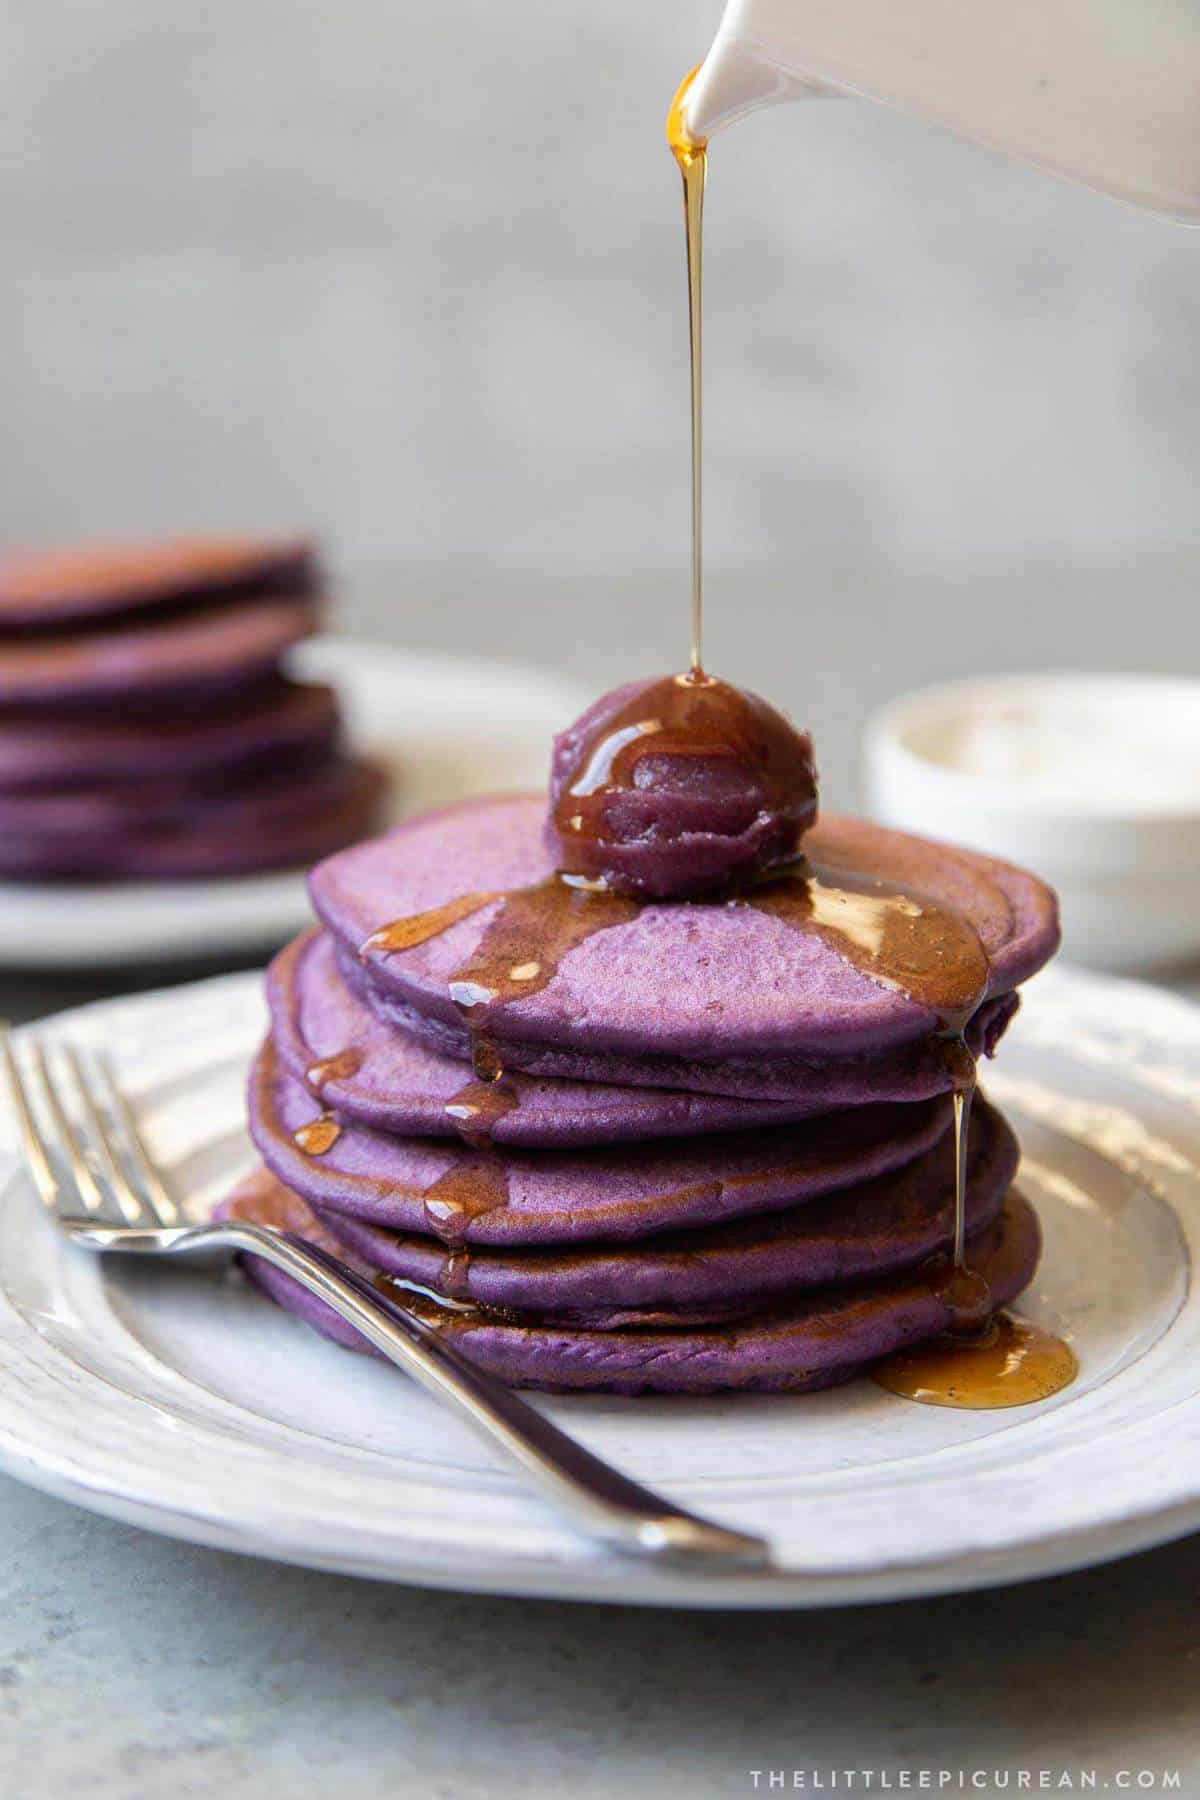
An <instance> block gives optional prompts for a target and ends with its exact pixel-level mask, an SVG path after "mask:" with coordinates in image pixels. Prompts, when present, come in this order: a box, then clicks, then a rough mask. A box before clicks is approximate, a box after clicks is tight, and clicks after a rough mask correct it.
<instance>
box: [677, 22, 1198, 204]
mask: <svg viewBox="0 0 1200 1800" xmlns="http://www.w3.org/2000/svg"><path fill="white" fill-rule="evenodd" d="M814 93H840V94H857V95H862V96H865V97H866V98H869V99H872V100H880V101H883V102H884V103H886V104H887V105H891V106H895V107H898V108H900V109H901V110H903V111H904V112H908V113H915V114H918V115H921V116H922V117H925V118H929V119H934V120H937V121H938V122H939V123H941V124H943V125H947V126H949V127H950V128H951V129H952V130H954V131H957V132H959V133H961V134H962V135H963V136H965V137H970V138H974V139H975V140H977V141H978V142H980V143H984V144H988V145H991V146H992V147H993V148H995V149H997V150H1003V151H1006V152H1008V154H1010V155H1012V156H1017V157H1020V158H1022V159H1023V160H1025V161H1027V162H1031V163H1035V164H1037V165H1038V166H1039V167H1041V168H1044V169H1048V170H1050V171H1052V172H1053V173H1054V174H1057V175H1064V176H1068V177H1071V178H1073V179H1074V180H1076V181H1082V182H1085V183H1086V184H1087V185H1088V186H1089V187H1093V188H1098V189H1100V190H1101V191H1102V192H1104V193H1108V194H1112V195H1115V196H1116V197H1117V198H1119V199H1122V200H1127V201H1131V202H1132V203H1134V204H1135V205H1137V206H1143V207H1146V208H1148V209H1149V210H1150V211H1152V212H1157V213H1162V214H1165V215H1168V216H1170V217H1173V218H1177V219H1181V220H1187V221H1190V222H1192V223H1197V222H1200V0H1007V4H1003V5H1002V4H1000V0H728V5H727V7H726V10H725V16H724V18H723V19H722V21H721V26H720V30H719V31H718V33H717V36H716V40H715V41H714V43H713V47H712V49H711V50H710V52H709V54H708V57H707V58H706V60H705V62H704V65H703V67H702V69H701V71H700V73H699V75H698V76H697V77H696V80H695V83H694V85H693V87H692V90H691V93H690V95H689V97H688V104H687V125H688V128H689V130H690V131H691V132H692V133H693V135H696V136H700V137H711V136H712V134H713V132H715V131H717V130H719V129H720V128H721V127H722V126H723V125H727V124H729V123H730V122H731V121H732V120H734V119H736V118H738V117H740V116H741V115H742V114H744V113H747V112H751V111H753V110H754V109H755V108H757V107H760V106H770V105H772V104H774V103H775V102H777V101H781V100H795V99H799V98H801V97H803V96H805V95H809V96H811V95H813V94H814Z"/></svg>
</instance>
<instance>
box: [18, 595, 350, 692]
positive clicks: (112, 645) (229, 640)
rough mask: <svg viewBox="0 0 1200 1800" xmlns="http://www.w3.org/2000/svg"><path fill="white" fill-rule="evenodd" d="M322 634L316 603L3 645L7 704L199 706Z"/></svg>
mask: <svg viewBox="0 0 1200 1800" xmlns="http://www.w3.org/2000/svg"><path fill="white" fill-rule="evenodd" d="M315 627H316V611H315V608H314V606H313V603H312V602H311V601H310V600H307V599H288V598H283V599H277V600H276V599H265V600H250V601H244V602H237V603H234V604H226V605H224V606H211V607H205V608H201V609H200V610H194V609H188V610H185V611H182V612H177V613H170V614H168V615H166V616H165V617H163V618H161V619H154V618H151V619H147V620H145V621H138V622H137V623H136V624H127V623H123V622H120V621H118V622H117V623H116V624H114V625H111V626H109V627H108V628H107V629H105V628H103V626H100V625H97V626H95V627H94V628H93V629H91V630H88V631H79V632H55V633H52V634H45V635H43V636H38V637H26V638H19V639H18V638H0V706H3V707H13V708H17V707H21V708H24V707H38V708H45V707H48V706H60V707H61V706H72V707H79V708H93V707H95V708H102V707H108V708H110V709H111V708H123V707H126V706H129V705H144V704H145V703H146V701H147V699H148V698H149V697H151V696H152V697H153V699H154V701H155V702H156V703H162V702H165V701H175V700H183V701H191V702H193V703H195V702H198V701H199V700H201V699H204V698H208V697H211V696H219V697H221V698H224V697H225V696H227V695H229V694H232V693H235V692H236V691H237V690H238V689H239V688H244V687H246V686H248V685H249V684H250V683H252V682H254V681H256V680H260V679H261V678H262V677H263V676H264V675H266V674H267V673H268V672H269V671H271V670H272V669H273V668H274V667H275V664H276V663H277V662H278V660H279V658H280V656H281V655H282V654H283V652H284V651H285V650H286V649H288V647H289V646H290V645H292V644H295V643H297V642H298V641H299V640H300V639H301V638H304V637H308V636H309V634H310V633H311V632H312V631H313V630H314V629H315Z"/></svg>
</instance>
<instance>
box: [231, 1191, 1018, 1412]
mask: <svg viewBox="0 0 1200 1800" xmlns="http://www.w3.org/2000/svg"><path fill="white" fill-rule="evenodd" d="M276 1192H277V1190H276V1186H275V1184H271V1185H270V1188H268V1189H264V1188H263V1186H262V1184H261V1183H258V1184H256V1183H255V1182H254V1180H253V1178H252V1180H251V1181H250V1182H249V1183H247V1184H245V1186H244V1187H243V1189H242V1190H241V1191H240V1192H239V1193H238V1194H237V1195H235V1196H234V1198H233V1200H232V1201H231V1202H230V1203H229V1204H228V1205H227V1207H225V1208H223V1209H222V1211H226V1212H232V1213H233V1214H235V1215H236V1216H238V1217H242V1218H247V1219H256V1220H260V1221H262V1222H264V1223H269V1224H276V1225H282V1226H284V1227H285V1228H288V1229H291V1230H294V1231H297V1232H298V1233H299V1234H300V1235H301V1236H303V1237H307V1238H309V1239H310V1240H312V1241H315V1242H323V1243H324V1244H325V1247H326V1248H330V1249H332V1251H333V1253H334V1254H335V1255H341V1256H342V1257H343V1259H344V1260H346V1261H348V1262H350V1263H351V1264H352V1266H356V1267H357V1268H358V1269H359V1271H360V1273H363V1274H365V1275H367V1276H372V1275H377V1274H378V1271H376V1270H373V1269H372V1268H371V1266H370V1264H364V1263H362V1262H361V1261H359V1260H358V1259H357V1258H356V1257H355V1255H354V1254H353V1253H352V1252H351V1253H349V1254H348V1253H347V1251H346V1250H345V1248H344V1246H339V1245H338V1242H337V1240H336V1239H332V1238H331V1237H330V1236H329V1234H328V1233H327V1232H326V1230H325V1228H324V1227H323V1226H322V1225H321V1223H320V1221H319V1220H317V1219H316V1218H315V1217H314V1216H313V1214H312V1212H311V1211H310V1209H308V1208H307V1207H305V1206H304V1205H303V1203H302V1202H300V1201H298V1200H296V1199H295V1197H294V1196H287V1202H288V1203H287V1204H284V1205H281V1204H280V1203H279V1201H278V1199H277V1197H276ZM1040 1249H1041V1234H1040V1231H1039V1229H1038V1223H1037V1218H1036V1216H1035V1214H1034V1212H1033V1209H1032V1207H1030V1206H1029V1204H1028V1203H1027V1202H1026V1201H1025V1200H1024V1199H1022V1198H1021V1196H1020V1195H1018V1194H1017V1193H1015V1192H1010V1193H1009V1195H1008V1198H1007V1201H1006V1202H1005V1205H1004V1209H1003V1211H1002V1212H1001V1214H1000V1216H999V1217H998V1218H997V1219H996V1220H995V1221H994V1222H993V1223H992V1224H991V1225H989V1226H986V1227H985V1228H984V1229H983V1230H982V1231H980V1232H979V1233H977V1235H976V1238H975V1242H974V1246H973V1254H972V1259H971V1262H972V1267H973V1268H974V1269H976V1270H977V1271H978V1272H979V1273H980V1274H981V1275H982V1276H983V1277H984V1278H985V1280H986V1281H987V1283H988V1285H989V1287H990V1289H991V1293H992V1297H993V1299H994V1300H995V1303H996V1305H997V1306H1006V1305H1008V1304H1009V1303H1010V1302H1011V1301H1013V1300H1015V1299H1016V1297H1017V1296H1018V1294H1020V1293H1021V1292H1022V1290H1023V1289H1024V1288H1025V1287H1026V1286H1027V1285H1028V1283H1029V1281H1030V1280H1031V1279H1032V1276H1033V1272H1034V1269H1035V1268H1036V1267H1037V1261H1038V1256H1039V1253H1040ZM247 1268H248V1270H249V1272H250V1273H251V1275H252V1276H253V1278H254V1279H255V1280H256V1281H257V1282H258V1283H259V1285H260V1286H261V1287H262V1288H263V1289H264V1290H265V1292H266V1293H268V1294H269V1295H270V1296H271V1298H272V1299H274V1300H276V1301H277V1302H278V1303H279V1304H280V1305H281V1306H283V1307H285V1308H286V1309H287V1310H288V1311H290V1312H294V1313H296V1314H297V1315H299V1316H300V1317H301V1318H303V1319H305V1320H306V1321H307V1322H308V1323H309V1324H312V1325H315V1326H316V1328H317V1329H318V1330H319V1331H322V1332H324V1333H325V1335H326V1336H328V1337H331V1338H333V1339H334V1340H335V1341H336V1342H338V1343H341V1344H345V1345H346V1346H347V1347H349V1348H351V1349H355V1350H363V1349H365V1348H367V1346H366V1345H365V1344H364V1341H363V1339H362V1338H360V1337H359V1336H358V1334H357V1333H356V1332H355V1331H354V1330H353V1328H352V1327H350V1326H348V1325H346V1324H345V1323H344V1322H343V1321H342V1320H341V1319H339V1318H337V1316H336V1315H335V1314H333V1313H331V1312H330V1311H329V1309H328V1308H327V1307H326V1306H324V1305H323V1303H322V1302H321V1301H319V1300H316V1299H315V1298H314V1297H313V1296H312V1295H310V1294H309V1293H307V1291H306V1290H305V1289H303V1288H301V1287H299V1286H298V1285H297V1284H296V1283H295V1282H294V1281H292V1280H291V1278H290V1277H289V1276H286V1275H283V1274H281V1273H280V1272H279V1271H278V1270H275V1269H271V1268H270V1267H268V1266H267V1265H266V1264H264V1263H261V1262H260V1261H258V1260H257V1259H255V1258H253V1257H251V1258H247ZM397 1297H399V1296H397ZM413 1310H418V1307H417V1306H416V1305H414V1306H413ZM431 1315H432V1318H433V1320H435V1321H436V1329H437V1330H438V1331H439V1332H440V1334H441V1335H442V1336H443V1337H444V1338H445V1339H446V1340H447V1341H448V1342H450V1343H452V1344H453V1345H454V1346H455V1348H456V1349H458V1350H459V1351H460V1352H461V1353H462V1354H463V1355H465V1356H467V1357H469V1358H470V1360H471V1361H472V1362H474V1363H477V1364H478V1365H479V1366H480V1367H482V1368H484V1369H487V1370H488V1371H489V1372H490V1373H491V1374H493V1375H495V1376H497V1377H498V1378H499V1379H500V1380H502V1381H505V1382H507V1383H508V1384H509V1385H510V1386H512V1387H534V1388H547V1389H551V1390H572V1391H594V1392H603V1393H619V1394H641V1393H648V1392H659V1393H689V1394H710V1393H719V1392H723V1391H725V1390H730V1389H732V1390H737V1391H739V1392H744V1393H749V1392H766V1393H800V1392H805V1391H810V1390H812V1389H815V1388H820V1387H829V1386H833V1385H834V1384H835V1383H837V1382H841V1381H847V1380H849V1379H850V1378H851V1377H852V1376H853V1375H855V1374H857V1373H859V1372H860V1370H861V1369H863V1368H864V1367H865V1366H868V1365H869V1364H871V1363H873V1362H875V1361H877V1360H878V1359H879V1358H880V1357H883V1356H887V1355H889V1354H890V1353H891V1352H892V1351H894V1350H899V1349H903V1348H906V1347H907V1346H909V1345H912V1344H917V1343H921V1342H923V1341H924V1340H925V1339H927V1338H931V1337H936V1336H937V1335H938V1334H939V1333H940V1332H942V1331H945V1330H946V1329H947V1328H948V1327H949V1326H950V1325H951V1324H952V1323H953V1319H952V1314H951V1311H950V1308H949V1306H948V1305H947V1302H946V1299H945V1296H944V1294H943V1293H942V1292H941V1291H940V1289H939V1288H938V1286H937V1285H936V1283H933V1282H930V1281H929V1280H928V1279H927V1278H924V1277H923V1276H922V1274H921V1273H920V1272H919V1271H905V1272H903V1273H901V1274H899V1275H889V1276H885V1277H883V1278H882V1279H879V1280H875V1281H863V1282H858V1283H852V1284H850V1285H849V1286H845V1287H840V1288H819V1289H816V1290H814V1291H812V1292H809V1293H806V1294H805V1295H804V1296H803V1297H802V1298H800V1299H791V1300H789V1301H787V1302H786V1303H784V1304H783V1305H780V1306H777V1307H774V1308H772V1309H770V1310H769V1311H765V1312H763V1313H760V1314H757V1315H755V1316H754V1317H752V1318H748V1319H740V1320H738V1321H736V1322H735V1323H734V1324H732V1325H728V1324H726V1325H721V1326H712V1325H708V1326H682V1327H680V1326H675V1327H670V1328H658V1327H654V1326H646V1325H638V1326H629V1327H624V1328H621V1329H616V1330H610V1331H597V1330H594V1329H580V1328H575V1327H570V1326H564V1325H551V1324H544V1325H543V1324H538V1323H536V1322H533V1321H530V1320H526V1319H523V1318H521V1317H520V1316H519V1315H514V1316H512V1317H506V1316H505V1315H504V1314H497V1313H490V1312H486V1311H484V1310H483V1309H476V1308H471V1309H468V1310H467V1311H465V1312H461V1313H459V1312H453V1311H449V1310H448V1309H443V1308H441V1307H439V1306H437V1305H436V1303H432V1302H431V1303H430V1304H429V1305H428V1306H426V1307H421V1308H420V1309H419V1316H421V1317H423V1318H425V1319H426V1321H427V1322H430V1320H431Z"/></svg>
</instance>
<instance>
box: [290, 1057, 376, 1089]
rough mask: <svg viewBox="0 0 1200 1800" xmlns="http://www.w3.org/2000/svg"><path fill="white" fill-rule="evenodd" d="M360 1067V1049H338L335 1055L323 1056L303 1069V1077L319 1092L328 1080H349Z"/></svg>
mask: <svg viewBox="0 0 1200 1800" xmlns="http://www.w3.org/2000/svg"><path fill="white" fill-rule="evenodd" d="M361 1068H362V1052H361V1050H339V1051H338V1052H337V1054H336V1055H335V1056H323V1057H322V1058H321V1060H320V1061H319V1062H315V1063H313V1065H312V1067H311V1068H309V1069H306V1070H305V1074H304V1079H305V1080H306V1081H307V1083H308V1085H309V1087H310V1088H313V1089H315V1090H316V1092H317V1093H320V1091H321V1089H322V1088H323V1087H324V1086H325V1084H326V1082H329V1081H349V1079H350V1077H351V1076H352V1075H357V1074H358V1071H359V1070H360V1069H361Z"/></svg>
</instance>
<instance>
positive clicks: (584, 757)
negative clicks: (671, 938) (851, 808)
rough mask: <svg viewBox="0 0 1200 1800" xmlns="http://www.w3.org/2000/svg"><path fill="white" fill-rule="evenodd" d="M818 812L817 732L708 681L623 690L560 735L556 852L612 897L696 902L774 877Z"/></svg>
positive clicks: (566, 866)
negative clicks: (703, 896)
mask: <svg viewBox="0 0 1200 1800" xmlns="http://www.w3.org/2000/svg"><path fill="white" fill-rule="evenodd" d="M816 816H817V775H816V768H815V766H814V763H813V749H812V740H811V738H810V737H809V736H808V734H807V733H806V732H802V731H797V730H796V729H795V727H794V726H793V725H792V724H791V723H790V721H789V720H788V719H786V718H785V717H784V715H783V714H782V713H781V712H777V711H776V709H775V708H774V707H773V706H768V704H767V702H766V701H765V700H762V699H760V698H759V696H758V695H757V694H751V693H748V692H746V691H745V690H743V689H741V688H736V687H731V686H730V685H729V683H728V682H724V681H717V680H716V679H715V678H714V677H713V676H711V675H703V674H698V673H697V674H687V675H668V676H666V677H665V678H664V679H662V680H653V681H640V682H630V683H628V684H627V685H626V686H624V687H619V688H615V689H614V690H613V691H612V693H610V694H605V695H604V696H603V698H602V699H600V700H597V701H596V702H595V703H594V704H593V705H592V706H589V707H588V709H587V711H586V712H585V713H584V714H583V715H582V717H581V718H579V719H577V720H576V721H575V723H574V725H571V726H569V727H568V728H567V730H566V731H564V732H562V733H560V735H559V736H558V737H557V738H556V739H555V741H554V757H553V761H552V763H551V769H550V815H549V818H548V820H547V825H546V836H547V842H548V844H549V847H550V849H551V851H552V853H553V854H554V856H555V858H556V860H557V864H558V867H559V869H560V870H561V871H562V872H563V874H565V875H573V876H577V877H581V878H583V879H585V880H587V881H594V882H602V883H603V884H604V885H605V886H607V887H608V888H610V889H612V890H613V891H615V892H617V893H624V894H634V895H638V896H640V897H642V898H645V899H650V900H674V899H689V898H694V897H695V896H697V895H701V894H707V893H713V892H716V891H718V890H719V889H721V888H723V887H726V886H728V885H729V884H731V883H737V882H740V881H745V880H749V879H752V878H753V877H755V876H761V875H764V874H767V873H769V872H770V871H771V870H772V869H776V868H779V867H780V866H782V865H783V864H785V863H788V862H791V861H792V860H793V858H794V857H795V856H796V854H797V852H798V850H799V848H800V840H801V838H802V837H803V835H804V833H805V832H806V831H807V830H808V829H809V827H810V826H811V825H812V824H813V822H814V821H815V819H816Z"/></svg>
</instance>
